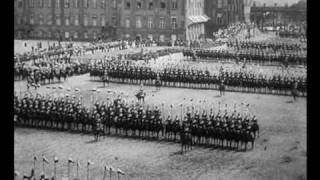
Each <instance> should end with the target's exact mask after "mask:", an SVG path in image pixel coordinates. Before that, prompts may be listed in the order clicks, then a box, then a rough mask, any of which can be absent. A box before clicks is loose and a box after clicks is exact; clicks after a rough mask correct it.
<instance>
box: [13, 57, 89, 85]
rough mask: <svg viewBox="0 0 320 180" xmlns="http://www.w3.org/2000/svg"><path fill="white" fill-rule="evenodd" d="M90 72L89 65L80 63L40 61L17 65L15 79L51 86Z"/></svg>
mask: <svg viewBox="0 0 320 180" xmlns="http://www.w3.org/2000/svg"><path fill="white" fill-rule="evenodd" d="M87 72H88V65H87V64H83V63H79V62H75V61H72V62H70V63H69V62H66V61H63V60H56V61H45V60H43V61H39V62H36V63H31V65H28V64H25V63H15V67H14V77H15V80H27V81H28V83H31V84H32V83H34V84H41V85H44V84H51V83H54V82H55V81H58V82H60V81H61V80H62V78H64V80H66V78H67V77H70V76H73V75H80V74H85V73H87Z"/></svg>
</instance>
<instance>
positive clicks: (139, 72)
mask: <svg viewBox="0 0 320 180" xmlns="http://www.w3.org/2000/svg"><path fill="white" fill-rule="evenodd" d="M89 72H90V76H93V77H98V78H100V80H103V81H112V82H123V83H134V84H141V83H143V84H146V85H156V83H160V84H161V85H162V86H173V87H187V88H213V89H217V88H218V87H219V86H227V88H226V89H227V90H230V91H240V92H255V93H271V94H285V95H286V94H287V95H291V94H290V93H291V91H292V90H293V89H295V90H297V91H298V92H300V93H301V96H305V95H306V88H307V81H306V78H303V77H301V76H298V75H292V76H282V75H280V74H278V75H276V74H272V75H271V76H268V77H267V76H262V75H260V74H257V73H252V72H250V71H244V70H242V69H238V70H232V71H231V70H230V69H223V68H221V69H220V72H219V74H210V72H209V71H208V70H199V69H184V68H183V67H177V68H172V67H164V69H163V70H161V71H157V72H156V71H154V70H152V69H151V68H150V67H148V66H144V65H140V66H137V65H134V64H132V63H126V62H120V61H108V62H106V63H101V62H100V63H98V62H95V63H94V64H93V65H91V66H90V67H89Z"/></svg>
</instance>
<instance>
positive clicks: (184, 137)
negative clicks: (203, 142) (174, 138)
mask: <svg viewBox="0 0 320 180" xmlns="http://www.w3.org/2000/svg"><path fill="white" fill-rule="evenodd" d="M180 141H181V153H182V154H183V152H184V150H185V151H187V150H189V148H190V149H191V150H192V136H191V133H190V132H189V130H188V129H186V130H185V129H182V130H181V131H180Z"/></svg>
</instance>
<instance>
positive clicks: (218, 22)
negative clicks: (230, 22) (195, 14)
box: [217, 13, 222, 24]
mask: <svg viewBox="0 0 320 180" xmlns="http://www.w3.org/2000/svg"><path fill="white" fill-rule="evenodd" d="M217 24H222V14H221V13H218V14H217Z"/></svg>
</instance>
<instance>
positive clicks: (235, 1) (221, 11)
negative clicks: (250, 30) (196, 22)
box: [205, 0, 245, 37]
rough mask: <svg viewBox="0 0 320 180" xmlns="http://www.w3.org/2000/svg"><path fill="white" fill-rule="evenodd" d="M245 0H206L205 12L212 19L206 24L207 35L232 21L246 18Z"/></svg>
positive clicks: (210, 35) (240, 20) (209, 35)
mask: <svg viewBox="0 0 320 180" xmlns="http://www.w3.org/2000/svg"><path fill="white" fill-rule="evenodd" d="M244 6H245V4H244V0H206V6H205V7H206V8H205V13H206V14H207V15H208V16H209V18H210V20H209V21H208V22H207V23H206V24H205V28H206V36H207V37H212V35H213V34H212V33H213V32H215V31H217V30H218V29H219V28H223V27H225V26H227V25H229V24H231V23H235V22H243V21H244V20H245V17H244V13H245V9H244Z"/></svg>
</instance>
